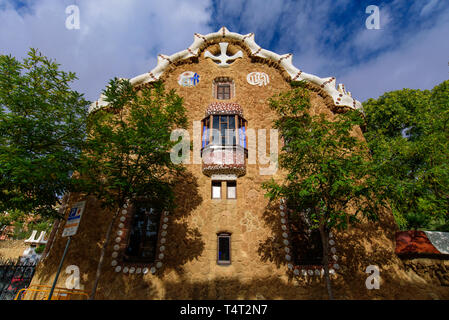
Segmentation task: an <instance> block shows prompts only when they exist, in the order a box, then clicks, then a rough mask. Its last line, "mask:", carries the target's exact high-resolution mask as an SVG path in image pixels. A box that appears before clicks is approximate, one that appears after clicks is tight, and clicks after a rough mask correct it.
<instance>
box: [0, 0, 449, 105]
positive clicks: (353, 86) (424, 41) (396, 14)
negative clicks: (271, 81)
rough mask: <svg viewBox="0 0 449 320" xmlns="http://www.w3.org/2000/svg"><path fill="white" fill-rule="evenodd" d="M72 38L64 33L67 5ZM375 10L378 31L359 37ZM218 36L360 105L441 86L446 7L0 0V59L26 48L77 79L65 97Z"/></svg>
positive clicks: (436, 2)
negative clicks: (252, 46)
mask: <svg viewBox="0 0 449 320" xmlns="http://www.w3.org/2000/svg"><path fill="white" fill-rule="evenodd" d="M73 4H74V5H77V6H78V7H79V9H80V29H79V30H68V29H67V28H66V27H65V20H66V18H67V16H68V15H67V14H66V13H65V9H66V7H67V6H69V5H73ZM369 5H376V6H378V7H379V8H380V30H369V29H367V28H366V27H365V20H366V19H367V18H368V16H369V14H367V13H366V12H365V11H366V7H367V6H369ZM221 26H226V27H227V28H228V29H229V30H230V31H232V32H238V33H241V34H246V33H250V32H254V33H255V36H256V42H257V43H258V44H259V45H261V46H262V47H263V48H265V49H268V50H271V51H274V52H277V53H279V54H284V53H292V54H293V62H294V65H295V66H296V67H297V68H299V69H301V70H303V71H304V72H307V73H311V74H315V75H317V76H320V77H329V76H335V77H336V78H337V82H338V83H344V84H345V87H346V88H347V89H348V90H349V91H351V92H352V94H353V96H354V97H355V98H356V99H358V100H360V101H365V100H366V99H368V98H370V97H373V98H377V97H378V96H380V95H382V94H383V93H384V92H386V91H392V90H398V89H402V88H415V89H431V88H432V87H434V86H435V85H437V84H438V83H440V82H442V81H444V80H447V79H449V66H448V62H449V40H448V39H449V1H447V0H416V1H412V0H389V1H374V0H370V1H365V0H320V1H312V0H303V1H301V0H298V1H288V0H285V1H284V0H278V1H264V0H227V1H213V0H195V1H192V0H185V1H184V0H164V1H148V0H126V1H123V0H20V1H19V0H0V53H1V54H12V55H14V56H16V57H20V58H22V57H24V55H25V54H26V52H27V50H28V48H29V47H35V48H38V49H39V50H41V51H42V53H43V54H45V55H47V56H49V57H52V58H55V59H56V60H57V61H58V62H59V63H60V64H61V65H62V68H63V69H65V70H69V71H74V72H76V73H77V75H78V77H79V80H78V81H77V82H76V83H75V84H74V88H75V89H77V90H78V91H80V92H83V93H85V95H86V97H87V98H88V99H89V100H95V99H97V98H98V96H99V94H100V92H101V90H102V89H103V88H104V86H105V85H106V83H107V82H108V80H109V79H110V78H112V77H114V76H117V77H124V78H132V77H134V76H137V75H139V74H142V73H144V72H147V71H150V70H151V69H152V68H154V67H155V65H156V58H157V54H159V53H163V54H167V55H171V54H173V53H175V52H178V51H181V50H184V49H186V48H187V47H188V46H189V45H190V44H191V43H192V41H193V34H194V33H195V32H198V33H201V34H207V33H210V32H215V31H217V30H218V29H219V28H220V27H221Z"/></svg>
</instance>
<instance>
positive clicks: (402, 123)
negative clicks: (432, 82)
mask: <svg viewBox="0 0 449 320" xmlns="http://www.w3.org/2000/svg"><path fill="white" fill-rule="evenodd" d="M364 109H365V112H366V118H367V132H366V133H365V137H366V139H367V141H368V144H369V148H370V150H371V153H372V156H373V159H374V160H375V162H376V164H377V166H378V168H377V170H376V171H377V176H378V179H379V181H380V183H382V184H383V185H384V186H385V187H386V188H387V190H388V191H387V194H388V197H389V200H390V203H391V205H392V207H393V209H394V212H396V213H397V214H396V215H395V216H396V217H399V216H402V217H404V218H405V219H406V222H407V223H406V224H405V225H404V223H403V221H397V222H398V224H399V225H400V227H401V228H404V229H407V228H414V229H418V228H424V229H430V230H435V228H437V229H439V230H442V229H441V228H443V229H444V228H445V225H446V224H447V223H448V222H449V215H448V213H449V161H448V160H449V152H448V150H449V81H445V82H443V83H441V84H440V85H438V86H436V87H435V88H434V89H433V90H431V91H429V90H424V91H421V90H410V89H404V90H399V91H393V92H388V93H385V94H384V95H383V96H381V97H380V98H379V99H377V100H374V99H369V100H368V101H366V102H365V103H364ZM440 226H441V227H440Z"/></svg>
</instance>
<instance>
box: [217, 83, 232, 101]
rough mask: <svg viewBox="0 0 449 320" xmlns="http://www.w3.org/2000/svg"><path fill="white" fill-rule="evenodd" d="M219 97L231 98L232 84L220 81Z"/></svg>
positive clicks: (222, 98)
mask: <svg viewBox="0 0 449 320" xmlns="http://www.w3.org/2000/svg"><path fill="white" fill-rule="evenodd" d="M217 99H219V100H228V99H231V84H229V83H220V84H218V85H217Z"/></svg>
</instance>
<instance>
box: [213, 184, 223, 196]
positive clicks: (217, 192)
mask: <svg viewBox="0 0 449 320" xmlns="http://www.w3.org/2000/svg"><path fill="white" fill-rule="evenodd" d="M212 199H221V181H212Z"/></svg>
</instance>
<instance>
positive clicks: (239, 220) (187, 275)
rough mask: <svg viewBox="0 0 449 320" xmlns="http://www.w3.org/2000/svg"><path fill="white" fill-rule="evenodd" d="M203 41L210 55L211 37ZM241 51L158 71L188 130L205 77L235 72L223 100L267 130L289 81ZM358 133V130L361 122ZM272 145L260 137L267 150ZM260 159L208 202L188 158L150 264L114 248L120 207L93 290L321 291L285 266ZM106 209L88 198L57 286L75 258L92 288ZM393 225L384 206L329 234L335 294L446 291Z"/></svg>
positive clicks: (321, 102)
mask: <svg viewBox="0 0 449 320" xmlns="http://www.w3.org/2000/svg"><path fill="white" fill-rule="evenodd" d="M204 49H205V48H203V50H204ZM207 49H208V50H210V51H211V52H212V53H216V52H217V50H218V45H217V44H215V45H213V47H209V48H207ZM244 49H245V48H240V47H238V46H237V45H236V44H234V45H231V46H230V48H229V50H230V51H231V53H235V52H236V51H237V50H242V51H243V52H244V57H243V58H242V59H237V60H236V61H235V62H234V63H233V64H232V65H231V66H230V67H229V68H219V67H217V65H216V64H215V63H214V62H213V61H212V60H211V59H204V58H203V54H204V52H203V53H202V55H201V57H200V58H199V59H198V60H197V61H195V60H194V59H193V60H191V61H187V62H185V63H179V64H177V65H173V66H171V68H170V69H169V70H168V71H167V72H166V73H165V74H164V76H163V80H164V81H165V83H166V86H167V88H168V89H175V90H176V91H177V93H178V94H179V95H180V96H181V97H183V98H184V103H185V107H186V108H187V110H188V116H189V126H190V127H189V131H190V135H191V137H193V121H194V120H196V121H200V120H202V119H203V118H204V114H205V110H206V108H207V106H208V105H209V104H210V103H212V102H214V101H216V100H215V99H214V98H213V85H212V84H213V80H214V79H215V78H217V77H229V78H232V80H234V83H235V95H234V97H233V98H232V99H231V100H230V101H231V102H236V103H238V104H240V105H241V106H242V108H243V113H244V117H245V119H246V120H247V121H248V127H249V128H252V129H255V130H256V132H257V130H258V129H267V130H269V129H270V128H271V125H272V121H273V120H274V119H275V114H274V112H272V111H271V110H270V108H269V104H268V99H269V98H270V97H272V96H273V95H275V94H277V93H279V92H281V91H283V90H287V89H289V84H288V82H286V81H285V73H282V72H281V70H279V69H278V67H277V66H276V65H273V64H271V65H267V64H265V63H264V61H261V60H259V61H256V62H255V61H251V58H249V57H248V55H247V51H246V50H244ZM185 71H193V72H195V73H197V74H199V75H200V81H199V83H198V84H197V85H196V86H193V87H182V86H180V85H179V84H178V82H177V80H178V76H179V75H180V74H181V73H183V72H185ZM255 71H258V72H264V73H266V74H268V75H269V78H270V82H269V84H268V85H267V86H253V85H250V84H249V83H248V82H247V80H246V77H247V74H248V73H251V72H255ZM310 89H311V95H312V105H313V112H314V113H321V112H323V113H326V114H327V115H328V116H329V117H332V116H333V113H332V112H333V111H334V112H336V111H339V109H337V108H336V107H335V106H334V105H333V102H332V98H330V97H329V96H327V95H326V94H325V93H324V91H323V90H321V89H320V88H319V87H316V86H310ZM332 110H333V111H332ZM356 131H357V132H356V134H357V135H358V136H359V137H361V138H362V132H361V130H360V129H357V130H356ZM267 132H269V131H267ZM267 136H268V137H269V133H268V134H267ZM198 143H200V141H198ZM269 147H270V144H269V141H267V143H266V150H269ZM267 166H268V165H261V166H260V165H259V164H258V163H257V164H247V171H246V175H245V176H243V177H240V178H239V179H238V181H237V199H235V200H227V199H226V195H225V191H224V190H223V193H222V198H223V199H221V200H215V199H211V180H210V178H209V177H207V176H205V175H204V174H203V173H202V166H201V164H190V165H187V169H188V170H187V175H186V177H184V178H183V179H181V180H180V181H179V183H178V185H177V203H178V209H177V210H175V212H172V213H170V214H169V215H168V216H163V217H164V218H165V217H166V218H167V222H161V232H160V234H161V236H160V238H159V244H158V260H157V261H156V262H155V263H154V264H151V265H148V266H140V265H132V264H125V263H123V262H121V261H120V259H119V252H120V250H123V249H124V247H125V246H126V234H127V230H128V227H129V218H130V208H127V209H128V210H126V211H125V212H124V213H123V214H121V215H120V218H121V219H119V220H117V221H116V222H115V224H114V229H113V236H112V237H111V242H110V244H109V246H108V249H107V252H106V259H105V262H104V267H103V270H102V272H103V274H102V277H101V280H100V283H99V288H98V293H97V298H99V299H326V298H327V293H326V289H325V283H324V279H323V277H322V276H315V275H314V276H302V275H301V274H300V275H295V274H293V273H292V272H291V271H290V270H289V268H288V266H287V264H288V261H287V260H286V259H285V256H286V254H285V248H284V245H283V240H284V238H283V236H282V234H283V233H284V231H285V230H283V229H282V223H281V220H280V215H279V212H280V209H279V205H278V204H276V205H274V206H270V205H269V204H268V201H267V199H266V198H265V197H264V192H263V191H262V189H261V184H262V183H263V182H264V181H266V180H267V179H271V178H272V177H273V178H274V179H280V178H281V177H282V172H280V171H277V172H276V174H275V175H273V176H271V175H270V176H263V175H260V172H259V169H260V167H267ZM84 199H85V198H83V197H82V196H80V195H76V196H72V197H71V198H70V201H69V206H70V204H73V203H74V202H76V201H79V200H84ZM66 214H67V213H66ZM111 216H112V214H111V213H110V212H105V211H104V210H102V209H101V207H100V205H99V202H98V201H96V200H95V199H93V198H88V199H87V204H86V208H85V212H84V215H83V218H82V221H81V224H80V228H79V230H78V234H77V235H76V236H74V237H73V240H72V244H71V247H70V249H69V252H68V254H67V258H66V261H65V263H64V268H63V273H62V274H61V277H60V278H59V281H58V286H62V287H63V286H64V283H65V280H66V279H67V276H68V275H67V274H65V273H64V270H65V268H66V267H67V266H69V265H72V264H73V265H77V266H78V267H79V268H80V274H81V285H82V288H83V289H85V290H87V291H90V289H91V287H92V285H93V281H94V276H95V271H96V267H97V262H98V259H99V256H100V249H101V246H102V243H103V240H104V235H105V234H106V229H107V226H108V224H109V222H110V219H111ZM163 225H166V226H165V227H164V226H163ZM63 226H64V223H61V226H60V228H59V230H58V232H57V236H56V239H55V243H54V246H53V248H52V250H51V252H50V254H49V256H48V257H47V258H46V259H45V260H43V261H42V263H41V264H40V266H39V269H38V270H37V273H36V276H35V278H34V280H33V283H34V284H38V283H40V284H50V283H51V281H52V280H53V277H54V275H55V272H56V269H57V266H58V264H59V259H60V257H61V255H62V252H63V250H64V246H65V243H66V241H67V239H66V238H61V233H62V228H63ZM395 231H396V229H395V225H394V221H393V217H392V215H391V213H390V212H385V213H384V215H383V216H382V221H381V222H379V223H376V224H374V223H364V224H363V225H362V226H360V227H358V228H351V229H350V230H348V231H346V232H343V233H339V234H338V233H337V234H336V235H335V242H336V243H335V248H336V250H337V256H338V260H337V261H336V262H337V263H338V265H339V269H338V270H336V275H333V276H332V279H333V283H334V285H335V296H336V297H337V298H341V299H375V298H388V299H394V298H433V297H432V296H428V295H427V292H428V291H432V292H434V293H433V294H434V295H437V297H446V298H447V297H449V294H448V290H447V288H442V287H440V286H438V285H432V286H434V287H426V289H425V290H421V291H419V290H418V291H416V290H415V289H417V288H418V289H419V287H417V286H416V285H415V283H414V280H413V278H412V277H410V275H409V274H408V273H407V272H406V271H405V269H404V266H403V264H402V262H401V261H400V260H399V259H398V258H397V257H396V256H395V255H394V232H395ZM162 232H165V233H164V235H162ZM219 232H230V233H231V234H232V235H231V260H232V263H231V264H230V265H227V266H223V265H217V233H219ZM162 238H164V243H162ZM162 246H163V247H164V248H163V250H162V248H161V247H162ZM114 252H117V253H114ZM161 253H162V254H163V255H162V256H161V255H160V254H161ZM161 257H162V258H161ZM158 262H159V263H158ZM370 264H377V265H379V267H380V269H381V277H382V280H381V289H380V290H367V289H366V287H365V280H366V278H367V276H368V275H367V274H366V273H365V269H366V267H367V266H368V265H370ZM119 267H120V268H119ZM132 268H133V269H132ZM117 270H118V272H117ZM131 270H132V273H130V272H131ZM413 290H415V291H413ZM411 292H414V293H413V294H411Z"/></svg>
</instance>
